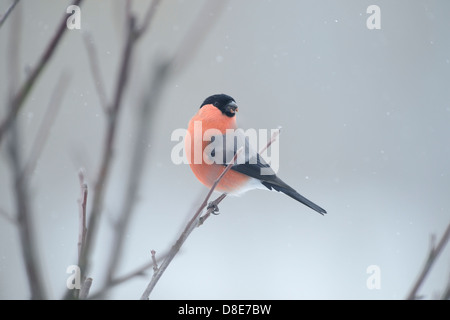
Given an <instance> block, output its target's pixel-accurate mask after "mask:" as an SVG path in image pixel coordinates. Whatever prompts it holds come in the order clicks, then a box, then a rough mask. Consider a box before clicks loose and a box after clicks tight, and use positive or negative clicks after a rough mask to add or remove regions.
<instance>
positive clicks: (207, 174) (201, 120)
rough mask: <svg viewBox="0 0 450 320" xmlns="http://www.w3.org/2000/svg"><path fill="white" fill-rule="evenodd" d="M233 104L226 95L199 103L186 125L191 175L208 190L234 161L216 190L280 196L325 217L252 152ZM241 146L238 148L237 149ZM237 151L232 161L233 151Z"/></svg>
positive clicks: (232, 100) (232, 193)
mask: <svg viewBox="0 0 450 320" xmlns="http://www.w3.org/2000/svg"><path fill="white" fill-rule="evenodd" d="M237 111H238V106H237V104H236V101H235V100H234V99H233V98H232V97H230V96H228V95H226V94H216V95H212V96H210V97H208V98H206V100H205V101H204V102H203V103H202V105H201V106H200V110H199V111H198V112H197V113H196V114H195V115H194V116H193V117H192V119H191V120H190V122H189V125H188V130H187V134H186V137H185V152H186V157H187V160H188V162H189V165H190V167H191V169H192V172H193V173H194V175H195V176H196V177H197V179H198V180H199V181H200V182H201V183H203V184H204V185H205V186H206V187H208V188H211V186H212V185H213V184H214V182H215V181H216V179H217V178H218V177H219V176H220V174H221V173H222V172H223V170H224V169H225V167H226V166H227V164H228V163H229V162H230V161H233V160H234V161H235V163H234V164H233V165H232V167H231V170H229V171H228V172H227V173H226V174H225V175H224V176H223V177H222V179H221V180H220V182H219V184H218V185H217V186H216V190H217V191H220V192H224V193H227V194H231V195H239V194H242V193H243V192H246V191H248V190H251V189H266V190H275V191H278V192H283V193H284V194H286V195H288V196H289V197H291V198H293V199H295V200H297V201H299V202H301V203H303V204H304V205H306V206H308V207H309V208H311V209H313V210H315V211H317V212H318V213H320V214H322V215H323V214H325V213H327V212H326V211H325V210H324V209H323V208H321V207H319V206H318V205H317V204H315V203H313V202H312V201H310V200H308V199H306V198H305V197H303V196H302V195H301V194H299V193H298V192H297V191H295V190H294V189H293V188H291V187H290V186H289V185H287V184H286V183H285V182H283V181H282V180H281V179H280V178H278V177H277V175H276V174H275V172H274V171H273V170H272V168H271V167H270V165H269V164H267V163H266V162H265V161H264V159H263V158H262V157H261V156H260V155H259V154H258V152H256V151H255V150H254V149H253V148H252V145H251V144H250V142H249V139H248V137H247V136H245V135H244V133H243V131H242V129H238V128H237V125H236V113H237ZM239 146H241V147H242V148H239ZM239 149H240V150H241V151H240V152H239V154H238V156H237V157H236V159H233V158H234V155H235V154H236V152H237V150H239Z"/></svg>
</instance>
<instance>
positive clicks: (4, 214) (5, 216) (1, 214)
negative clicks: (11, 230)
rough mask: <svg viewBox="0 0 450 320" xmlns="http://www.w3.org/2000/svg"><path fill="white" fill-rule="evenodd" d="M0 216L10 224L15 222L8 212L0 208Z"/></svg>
mask: <svg viewBox="0 0 450 320" xmlns="http://www.w3.org/2000/svg"><path fill="white" fill-rule="evenodd" d="M0 217H3V218H5V219H6V220H7V221H9V222H11V223H12V224H16V223H17V219H15V218H14V217H12V216H11V215H10V214H9V213H8V212H6V211H5V210H3V209H1V208H0Z"/></svg>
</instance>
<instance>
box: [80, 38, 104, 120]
mask: <svg viewBox="0 0 450 320" xmlns="http://www.w3.org/2000/svg"><path fill="white" fill-rule="evenodd" d="M83 40H84V46H85V47H86V51H87V53H88V58H89V59H88V60H89V65H90V67H91V74H92V78H93V79H94V84H95V89H96V90H97V94H98V98H99V99H100V104H101V106H102V108H103V111H106V110H107V106H108V102H107V101H106V91H105V86H104V81H103V79H102V76H101V72H100V63H99V59H98V54H97V49H96V48H95V45H94V42H93V40H92V36H90V35H88V34H87V33H85V34H84V36H83Z"/></svg>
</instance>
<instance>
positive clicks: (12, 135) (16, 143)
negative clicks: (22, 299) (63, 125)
mask: <svg viewBox="0 0 450 320" xmlns="http://www.w3.org/2000/svg"><path fill="white" fill-rule="evenodd" d="M19 12H20V10H19ZM14 18H15V19H13V26H12V28H11V34H10V41H9V46H8V47H9V48H8V49H9V50H8V62H9V63H8V68H9V70H8V71H9V73H8V74H10V75H12V77H11V80H10V83H9V86H10V87H9V92H10V93H12V92H14V91H15V89H16V87H15V86H16V76H15V75H17V74H18V73H19V61H18V58H17V57H18V52H20V34H21V32H20V31H21V23H22V20H21V18H22V16H21V14H18V15H16V16H15V17H14ZM12 99H13V97H12V96H10V97H9V100H8V106H9V108H10V110H11V108H13V104H12V103H11V101H12ZM10 110H8V111H10ZM10 125H11V127H10V128H11V130H10V132H9V135H8V138H9V141H8V142H9V144H8V151H9V152H8V156H9V160H10V167H11V172H12V174H13V179H14V184H13V185H14V200H15V207H16V211H17V212H16V214H15V217H16V219H17V224H16V225H17V227H18V231H19V237H20V242H21V252H22V257H23V260H24V264H25V270H26V275H27V278H28V286H29V289H30V292H31V298H32V299H39V300H40V299H45V298H46V296H47V294H46V291H45V286H44V281H43V279H44V278H43V277H42V272H41V265H40V260H39V258H40V256H39V253H38V248H37V245H36V236H35V229H34V223H33V221H32V217H33V214H32V212H31V204H30V197H29V190H28V188H29V186H28V179H27V178H28V177H27V176H25V175H23V164H22V161H23V160H22V159H23V157H22V143H21V139H20V138H21V137H20V131H19V123H18V121H17V120H16V119H15V118H13V119H12V121H11V124H10Z"/></svg>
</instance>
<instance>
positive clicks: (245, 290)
mask: <svg viewBox="0 0 450 320" xmlns="http://www.w3.org/2000/svg"><path fill="white" fill-rule="evenodd" d="M9 2H10V1H2V2H1V4H0V12H4V11H5V10H6V9H7V7H8V4H9ZM373 4H376V5H378V6H379V8H380V10H381V11H380V17H381V29H379V30H369V29H368V28H367V25H366V21H367V19H368V18H369V17H370V14H368V13H366V10H367V8H368V7H369V5H373ZM68 5H69V1H58V2H57V3H56V2H55V1H51V0H39V1H30V0H24V1H21V2H20V4H19V5H18V6H17V8H16V9H15V10H14V12H13V13H12V15H11V16H10V17H9V18H8V20H7V21H6V23H5V24H4V25H3V26H2V28H1V29H0V79H1V80H0V82H1V83H2V85H1V86H0V101H1V106H2V107H0V117H1V118H3V117H4V115H5V110H6V107H5V106H6V102H7V98H8V94H9V88H10V86H9V84H10V81H11V75H9V74H8V71H9V69H8V65H9V62H8V60H7V57H8V55H7V52H8V43H10V37H11V34H14V37H20V46H21V47H20V52H19V55H18V59H19V62H20V68H21V70H20V72H21V73H20V75H19V78H20V79H19V80H20V81H21V82H22V81H23V80H24V78H25V77H26V74H27V72H28V71H29V70H30V68H32V67H34V66H35V65H36V63H37V61H38V58H39V56H40V54H41V53H42V52H43V50H44V49H45V48H46V46H47V43H48V42H49V41H50V39H51V37H52V36H53V34H54V33H55V30H56V27H57V25H58V24H59V22H60V20H61V18H62V17H63V16H64V15H66V13H65V11H66V8H67V6H68ZM147 5H148V3H147V1H134V6H133V10H134V11H135V12H136V13H137V14H138V17H139V21H141V19H142V16H143V14H144V12H145V10H146V8H147ZM203 5H204V1H200V0H189V1H182V0H164V1H162V4H161V6H160V8H159V10H158V11H157V13H156V15H155V18H154V20H153V21H152V24H151V28H150V30H149V31H148V32H147V33H146V34H145V35H144V36H143V38H142V39H141V41H140V42H139V44H138V47H137V49H136V54H135V55H134V56H133V64H132V69H131V73H130V83H129V86H128V87H127V90H126V93H125V96H124V100H123V103H124V104H123V110H122V111H123V112H122V114H121V118H120V122H119V130H118V137H117V138H118V139H117V143H116V148H115V153H114V159H113V160H114V162H113V166H112V173H111V177H110V179H109V182H108V186H107V189H106V191H107V193H106V197H105V206H104V212H103V213H104V214H103V216H102V219H101V229H100V230H99V232H98V241H97V246H96V248H95V252H94V260H93V263H94V268H93V269H92V271H91V274H90V276H91V277H92V278H93V279H94V284H93V287H92V291H95V289H96V288H99V286H100V284H101V282H102V281H103V279H104V277H105V274H104V270H105V264H106V261H107V259H106V258H107V257H108V255H109V253H110V251H111V250H112V249H114V248H111V241H110V240H111V235H112V230H113V229H112V226H113V223H114V221H116V218H117V213H118V208H119V207H120V205H121V203H122V201H123V198H124V194H125V191H126V190H125V181H126V177H127V174H128V171H127V168H128V166H129V160H130V154H131V146H132V145H133V143H134V138H135V135H136V134H135V130H134V128H135V126H136V109H137V106H138V104H139V101H140V98H141V97H142V95H143V94H144V93H145V92H146V91H148V89H149V87H150V83H149V81H148V79H149V74H150V72H151V70H153V69H152V68H154V66H155V64H156V63H157V62H158V61H160V60H161V58H162V57H167V56H171V55H173V54H174V53H176V52H177V48H179V47H180V46H182V44H183V39H186V38H188V39H190V41H192V42H193V46H194V47H197V49H196V50H195V51H194V52H193V56H192V59H189V61H188V64H187V65H186V67H184V68H183V69H181V70H179V71H178V72H176V73H174V74H173V76H172V77H171V78H170V79H169V81H168V83H167V84H166V85H165V87H164V88H163V90H162V91H161V99H160V103H158V105H157V106H156V111H155V112H154V113H153V116H152V120H151V121H150V122H149V124H148V126H149V134H148V136H147V137H146V140H145V141H141V142H139V143H141V144H142V148H148V158H147V160H146V169H145V171H144V174H143V176H142V184H141V188H140V190H139V193H138V195H137V198H138V202H137V203H136V206H135V210H134V211H133V218H132V222H131V224H130V226H129V229H128V232H127V237H126V246H125V253H124V256H123V257H122V259H121V264H120V268H119V273H120V274H123V273H126V272H128V271H130V270H133V268H135V267H136V266H139V265H141V264H142V263H145V262H146V261H149V259H150V251H151V250H152V249H154V250H156V252H157V255H158V252H164V251H166V250H167V249H169V248H170V247H171V246H172V244H173V243H174V241H175V240H176V238H177V236H178V235H179V233H180V231H181V230H182V227H183V226H184V225H185V223H186V222H187V221H188V219H189V217H190V216H191V215H192V214H193V208H194V207H195V206H196V205H198V203H199V202H200V197H201V196H202V195H204V194H206V192H207V190H206V188H205V187H204V186H203V185H201V184H200V183H199V182H198V181H197V180H196V179H195V177H194V175H193V174H192V172H191V170H190V169H189V166H188V165H183V164H182V165H176V164H174V163H173V162H172V161H171V157H170V155H171V150H172V148H173V147H174V146H175V145H176V142H173V141H171V139H170V138H171V134H172V132H173V131H174V130H176V129H179V128H186V127H187V124H188V122H189V119H190V118H191V117H192V116H193V115H194V114H195V113H196V112H197V111H198V108H199V107H200V105H201V103H202V102H203V100H204V99H205V98H206V97H207V96H209V95H211V94H215V93H226V94H229V95H231V96H232V97H234V98H235V100H236V102H237V104H238V106H239V113H238V114H237V122H238V124H239V126H240V127H242V128H244V129H248V128H254V129H269V130H270V129H272V128H277V127H279V126H281V127H282V132H281V135H280V137H279V142H280V155H279V170H278V175H279V176H280V177H281V178H282V179H283V180H284V181H285V182H287V183H288V184H290V185H291V186H292V187H293V188H295V189H296V190H298V191H299V192H300V193H301V194H303V195H304V196H306V197H307V198H309V199H311V200H312V201H314V202H316V203H317V204H318V205H320V206H321V207H323V208H325V209H326V210H327V211H328V214H327V215H326V216H320V215H319V214H317V213H316V212H314V211H312V210H310V209H309V208H307V207H305V206H302V205H300V204H299V203H298V202H296V201H294V200H292V199H291V198H289V197H287V196H285V195H283V194H280V193H277V192H268V191H262V190H257V191H251V192H249V193H247V194H245V195H244V196H241V197H229V198H226V199H225V200H224V201H223V202H222V203H221V205H220V212H221V214H220V215H218V216H213V217H211V218H210V219H209V220H208V221H207V222H206V223H205V224H204V225H203V226H201V227H200V228H198V229H196V230H194V232H193V234H192V235H191V237H190V238H189V239H188V240H187V241H186V243H185V245H184V246H183V248H182V250H181V252H180V253H179V255H178V256H177V257H176V258H175V259H174V260H173V262H172V264H171V265H170V266H169V268H168V269H167V271H166V273H165V274H164V275H163V277H162V279H161V280H160V282H159V283H158V284H157V286H156V288H155V290H154V291H153V293H152V295H151V298H154V299H188V298H190V299H348V298H354V299H402V298H404V297H405V296H406V295H407V293H408V291H409V290H410V288H411V287H412V284H413V282H414V280H415V279H416V277H417V275H418V273H419V271H420V270H421V267H422V265H423V263H424V261H425V258H426V256H427V254H428V249H429V241H430V237H431V235H432V234H435V235H437V236H438V237H439V236H441V235H442V234H443V232H444V230H445V228H446V226H447V225H448V224H449V223H450V197H449V196H448V195H449V191H450V165H449V160H450V143H449V137H450V103H449V101H450V90H449V88H450V37H449V34H448V32H449V30H450V20H449V18H448V13H449V12H450V3H449V2H448V1H445V0H436V1H406V0H403V1H400V0H399V1H381V0H377V1H361V0H345V1H344V0H342V1H331V0H329V1H313V0H307V1H298V0H289V1H288V0H282V1H281V0H280V1H278V0H277V1H270V0H247V1H237V0H230V1H229V2H228V3H227V4H226V5H225V6H224V7H223V8H222V9H221V10H220V12H209V13H208V14H207V16H205V15H204V14H200V13H201V12H202V9H201V8H202V7H203ZM19 16H21V20H22V22H21V23H20V25H21V28H19V29H14V28H13V25H14V21H15V20H14V19H17V18H20V17H19ZM66 16H68V15H66ZM211 17H212V19H211ZM203 21H204V25H203V24H202V23H203ZM211 21H213V23H211ZM193 23H197V25H198V26H200V28H198V29H196V30H197V31H196V32H198V35H188V32H189V30H192V29H191V26H192V25H193ZM204 30H207V32H205V33H204V34H205V37H204V38H201V39H200V38H199V37H201V36H202V34H203V33H202V32H203V31H204ZM86 33H87V34H89V35H90V36H92V39H93V43H94V45H95V47H96V49H97V52H98V57H99V65H98V67H99V70H100V73H101V76H102V78H103V79H104V85H105V88H106V94H107V99H108V101H111V100H112V96H113V93H114V85H115V79H116V76H117V74H118V70H119V63H120V59H121V54H122V48H123V45H124V41H123V39H124V36H125V33H124V6H123V2H116V1H92V0H86V1H85V3H84V4H83V6H82V7H81V29H80V30H70V31H67V33H66V35H65V37H64V39H63V41H62V42H61V45H60V46H59V47H58V49H57V51H56V52H55V55H54V57H53V58H52V61H51V62H50V64H49V65H48V67H47V68H46V69H45V70H44V72H43V74H42V76H41V77H40V78H39V81H38V83H37V84H36V86H35V87H34V88H33V90H32V92H31V93H30V95H29V97H28V99H27V101H26V103H25V105H24V107H23V109H22V110H21V111H20V113H19V115H18V119H19V121H20V129H21V131H20V132H21V135H22V139H23V145H22V146H21V147H22V150H23V154H24V156H25V157H26V156H27V155H29V154H30V150H31V147H32V144H33V141H34V137H35V136H36V133H37V131H38V129H39V126H40V124H41V123H42V121H43V119H44V113H45V110H46V108H47V106H48V104H49V101H50V100H51V95H52V92H53V91H54V88H55V86H56V85H57V83H58V82H59V79H60V76H61V74H62V73H63V72H66V73H67V74H69V75H70V76H69V77H70V83H69V87H68V89H67V91H66V93H65V94H64V96H63V99H62V103H61V106H60V108H59V111H58V113H57V115H56V118H55V121H54V125H53V126H52V128H51V132H50V135H49V138H48V140H47V142H46V145H45V148H44V150H43V153H42V155H41V157H40V159H39V162H38V163H37V166H36V169H35V172H33V174H32V177H31V179H30V193H31V204H32V213H33V222H34V223H33V226H34V228H35V230H36V235H37V239H36V244H37V246H38V248H39V252H40V256H41V262H42V269H43V273H44V275H43V276H44V277H45V279H46V281H45V282H46V285H47V289H48V291H49V295H50V297H51V298H60V297H61V296H62V294H63V291H64V288H65V285H66V279H67V278H68V276H69V274H67V273H66V269H67V267H68V266H70V265H73V264H76V257H77V232H78V231H77V230H78V208H77V199H78V197H79V183H78V176H77V173H78V170H79V169H80V168H85V170H86V177H87V181H88V186H89V188H90V190H93V189H94V184H95V177H96V176H97V172H98V169H99V164H100V160H101V152H102V146H103V141H104V132H105V124H106V119H105V116H104V113H103V111H102V108H101V105H100V100H99V98H98V95H97V92H96V89H95V85H94V80H93V78H92V74H91V71H90V67H89V59H88V55H87V51H86V48H85V46H84V44H83V34H86ZM7 152H8V149H7V144H6V143H4V142H3V143H2V145H1V146H0V186H1V192H0V208H1V209H2V210H3V211H4V212H7V213H9V214H11V215H13V214H14V213H15V208H14V202H13V193H12V176H11V174H10V171H11V170H10V167H9V164H8V161H7V160H8V157H7ZM92 197H93V195H92V193H90V194H89V200H90V201H91V200H92ZM90 204H91V202H88V207H89V205H90ZM449 249H450V248H446V250H445V251H444V254H443V255H442V256H441V257H440V258H439V260H438V262H437V264H436V265H435V267H434V268H433V269H432V272H431V274H430V275H429V277H428V278H427V281H426V282H425V285H424V287H423V288H422V290H421V291H420V293H421V294H423V295H425V297H426V298H434V297H436V296H438V295H439V293H441V292H442V290H443V289H444V287H445V283H446V282H447V281H448V277H449V272H450V268H449V265H450V250H449ZM370 266H376V267H375V268H377V270H378V271H380V283H381V288H379V289H369V288H368V286H367V279H368V278H369V276H370V274H368V273H367V268H368V267H370ZM150 277H151V272H149V274H148V276H147V277H140V278H136V279H133V280H131V281H129V282H128V283H126V284H124V285H122V286H119V287H117V288H116V289H114V290H113V291H112V292H111V295H110V296H109V298H117V299H118V298H124V299H138V298H139V297H140V296H141V294H142V292H143V290H144V289H145V287H146V285H147V283H148V281H149V279H150ZM96 284H97V287H96V286H95V285H96ZM0 298H2V299H13V298H19V299H22V298H25V299H26V298H29V289H28V284H27V280H26V273H25V268H24V263H23V260H22V256H21V254H20V242H19V237H18V232H17V228H16V227H15V226H14V225H13V224H11V223H9V222H8V221H7V220H6V219H3V218H1V219H0Z"/></svg>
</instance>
